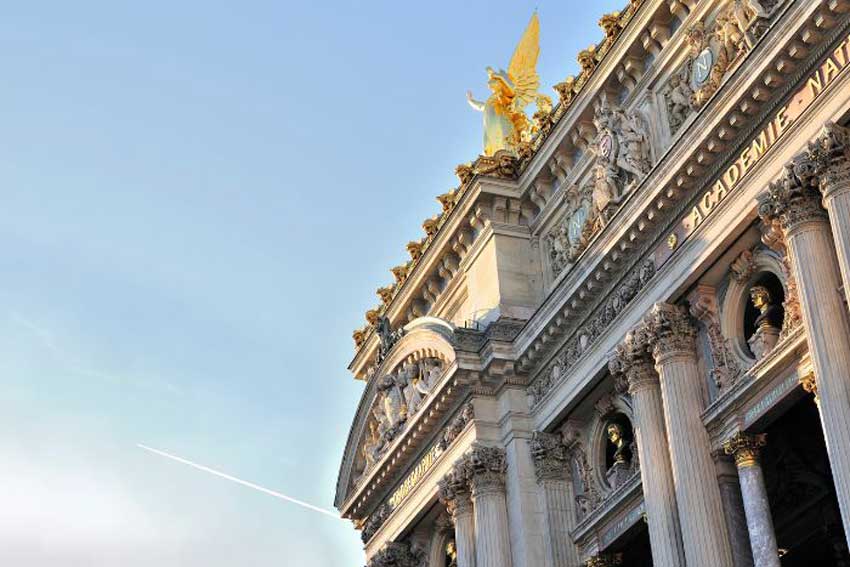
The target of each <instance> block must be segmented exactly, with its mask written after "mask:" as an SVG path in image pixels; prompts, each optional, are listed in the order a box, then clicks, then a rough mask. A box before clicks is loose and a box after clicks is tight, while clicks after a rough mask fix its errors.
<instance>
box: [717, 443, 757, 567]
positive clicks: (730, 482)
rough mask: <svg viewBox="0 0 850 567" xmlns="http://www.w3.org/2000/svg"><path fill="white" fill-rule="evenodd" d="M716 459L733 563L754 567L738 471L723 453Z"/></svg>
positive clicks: (742, 566)
mask: <svg viewBox="0 0 850 567" xmlns="http://www.w3.org/2000/svg"><path fill="white" fill-rule="evenodd" d="M715 458H716V459H717V462H716V466H717V483H718V485H719V486H720V498H721V499H722V500H723V511H724V513H725V514H726V527H727V528H728V530H727V531H728V532H729V544H730V545H731V546H732V561H734V562H735V567H753V551H752V548H751V547H750V533H749V531H748V529H747V515H746V512H744V499H743V497H742V496H741V482H740V480H739V478H738V470H737V468H736V467H735V463H734V461H733V459H732V458H731V457H729V456H727V455H725V454H723V452H722V451H721V453H720V454H719V455H717V454H716V455H715Z"/></svg>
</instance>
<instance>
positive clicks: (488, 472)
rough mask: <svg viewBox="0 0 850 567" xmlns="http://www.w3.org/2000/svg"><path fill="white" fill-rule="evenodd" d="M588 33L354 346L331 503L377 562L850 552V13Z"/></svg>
mask: <svg viewBox="0 0 850 567" xmlns="http://www.w3.org/2000/svg"><path fill="white" fill-rule="evenodd" d="M549 25H551V26H553V27H554V26H556V25H557V24H556V23H553V22H549ZM600 25H601V27H602V29H603V34H604V35H603V37H602V39H601V41H600V43H598V44H597V45H595V46H591V47H590V48H588V49H587V50H584V51H582V52H581V54H579V57H578V60H579V63H580V66H581V73H580V74H579V75H578V76H575V77H568V78H567V79H566V80H565V81H564V82H562V83H559V84H558V85H556V87H555V90H556V92H557V93H558V98H559V100H558V101H557V102H556V104H555V105H554V107H553V108H552V109H551V110H549V111H546V112H538V113H537V114H536V115H535V116H534V123H535V128H534V136H533V137H531V138H530V139H528V140H526V141H524V143H523V144H522V145H521V146H520V147H518V148H517V150H516V151H514V152H508V151H502V152H499V153H496V155H493V156H482V157H480V158H478V159H477V160H476V161H475V162H473V163H471V164H464V165H461V166H458V169H457V174H458V178H459V181H460V184H459V186H458V187H457V188H455V189H452V190H451V191H449V192H447V193H445V194H443V195H440V196H439V197H438V200H439V202H440V203H441V205H442V212H441V214H440V215H439V216H437V217H435V218H432V219H428V220H426V221H425V223H424V224H423V228H424V230H425V236H424V237H423V239H422V240H420V241H415V242H411V243H409V244H408V245H407V249H408V251H409V252H410V257H411V259H410V261H409V262H408V263H407V264H405V265H402V266H398V267H396V268H393V270H392V273H393V276H394V278H395V282H394V283H393V284H392V285H390V286H387V287H383V288H381V289H379V290H378V295H379V297H380V299H381V305H380V306H379V307H377V308H376V309H374V310H371V311H369V312H368V313H367V315H366V317H367V322H368V323H367V325H366V327H364V328H363V329H360V330H358V331H356V332H355V333H354V339H355V343H356V354H355V356H354V359H353V361H352V362H351V365H350V370H351V372H352V373H353V374H354V376H355V378H356V379H359V380H362V381H363V383H364V393H363V397H362V399H361V402H360V405H359V407H358V408H357V412H356V416H355V418H354V421H353V424H352V427H351V431H350V434H349V438H348V443H347V447H346V450H345V455H344V457H343V461H342V465H341V469H340V474H339V481H338V485H337V494H336V506H337V508H338V509H339V510H340V513H341V514H342V515H343V516H344V517H345V518H349V519H351V520H352V521H353V522H354V524H355V526H356V528H357V529H359V530H360V531H361V535H362V539H363V543H364V546H365V556H366V562H367V564H368V565H369V566H370V567H384V566H410V567H414V566H416V567H426V566H427V567H450V566H454V565H457V566H458V567H473V566H474V567H574V566H578V565H588V566H609V565H623V566H638V565H640V566H644V565H646V566H648V565H655V566H656V567H684V566H689V567H727V566H728V567H749V566H758V567H761V566H779V565H782V566H785V567H788V566H803V565H805V566H812V565H817V566H830V565H835V566H839V565H842V566H844V565H850V555H848V537H847V535H848V534H850V309H848V300H849V299H850V129H848V128H847V127H846V126H845V125H846V124H847V123H848V119H850V69H848V67H850V0H761V1H757V0H642V1H641V0H632V1H631V2H630V3H629V4H628V5H627V6H626V7H624V9H623V10H622V11H621V12H619V13H617V14H611V15H607V16H604V17H603V18H602V19H601V20H600Z"/></svg>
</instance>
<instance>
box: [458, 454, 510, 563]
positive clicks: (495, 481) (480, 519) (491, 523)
mask: <svg viewBox="0 0 850 567" xmlns="http://www.w3.org/2000/svg"><path fill="white" fill-rule="evenodd" d="M468 457H469V478H470V481H471V486H472V502H473V506H474V509H475V561H476V566H477V567H511V547H510V533H509V532H508V508H507V504H506V501H505V471H506V470H507V461H506V459H505V451H504V450H503V449H500V448H498V447H487V446H483V445H477V446H474V447H473V448H472V451H471V452H470V453H469V455H468Z"/></svg>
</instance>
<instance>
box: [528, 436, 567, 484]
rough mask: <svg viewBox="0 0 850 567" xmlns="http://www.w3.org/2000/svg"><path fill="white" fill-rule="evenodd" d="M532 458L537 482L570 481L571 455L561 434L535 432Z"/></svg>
mask: <svg viewBox="0 0 850 567" xmlns="http://www.w3.org/2000/svg"><path fill="white" fill-rule="evenodd" d="M531 457H532V458H533V459H534V472H535V474H536V475H537V482H543V481H546V480H564V481H566V480H569V479H570V477H571V471H570V461H569V453H568V452H567V446H566V445H565V444H564V441H563V439H562V438H561V436H560V435H559V434H557V433H546V432H543V431H535V432H534V435H533V436H532V438H531Z"/></svg>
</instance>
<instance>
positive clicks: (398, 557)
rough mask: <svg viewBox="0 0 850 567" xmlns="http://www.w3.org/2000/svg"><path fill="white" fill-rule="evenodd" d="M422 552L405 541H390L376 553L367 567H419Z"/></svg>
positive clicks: (423, 558) (421, 561)
mask: <svg viewBox="0 0 850 567" xmlns="http://www.w3.org/2000/svg"><path fill="white" fill-rule="evenodd" d="M424 560H425V556H424V553H423V552H422V551H421V550H420V549H417V548H416V547H414V546H412V545H410V544H409V543H407V542H390V543H388V544H387V546H386V547H385V548H383V549H382V550H380V551H379V552H378V553H376V554H375V555H374V556H373V557H372V559H371V561H369V566H368V567H419V566H420V565H422V563H423V562H424Z"/></svg>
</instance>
